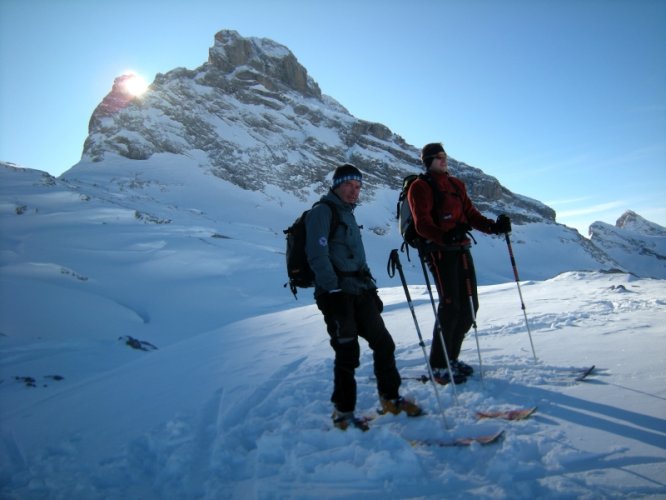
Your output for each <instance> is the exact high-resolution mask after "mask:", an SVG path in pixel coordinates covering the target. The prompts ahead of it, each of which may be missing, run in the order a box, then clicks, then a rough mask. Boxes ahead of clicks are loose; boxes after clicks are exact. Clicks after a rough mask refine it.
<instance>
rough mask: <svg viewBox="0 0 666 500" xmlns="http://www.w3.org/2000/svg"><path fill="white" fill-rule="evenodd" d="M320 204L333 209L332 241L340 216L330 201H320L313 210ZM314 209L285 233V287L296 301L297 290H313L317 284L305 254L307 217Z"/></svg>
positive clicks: (297, 220)
mask: <svg viewBox="0 0 666 500" xmlns="http://www.w3.org/2000/svg"><path fill="white" fill-rule="evenodd" d="M320 203H324V204H326V205H328V206H329V207H330V209H331V229H330V231H329V233H328V238H329V239H331V237H332V236H333V233H334V232H335V230H336V229H337V227H338V226H339V225H340V215H339V214H338V209H337V208H336V207H335V205H334V204H333V203H331V202H329V201H325V200H322V201H318V202H317V203H315V204H314V205H312V208H314V207H316V206H317V205H319V204H320ZM312 208H310V209H308V210H306V211H305V212H303V213H302V214H301V215H300V216H298V217H297V218H296V220H295V221H294V223H293V224H292V225H291V226H289V227H288V228H287V229H285V230H284V231H283V232H284V234H286V235H287V236H286V239H287V276H288V277H289V281H288V282H287V283H285V284H284V286H285V288H286V287H287V285H289V288H290V290H291V293H293V294H294V297H295V298H296V299H298V297H296V292H297V288H311V287H313V286H314V284H315V283H314V278H315V276H314V272H313V271H312V269H311V268H310V264H309V263H308V256H307V254H306V253H305V241H306V235H305V217H306V216H307V214H308V212H310V210H312Z"/></svg>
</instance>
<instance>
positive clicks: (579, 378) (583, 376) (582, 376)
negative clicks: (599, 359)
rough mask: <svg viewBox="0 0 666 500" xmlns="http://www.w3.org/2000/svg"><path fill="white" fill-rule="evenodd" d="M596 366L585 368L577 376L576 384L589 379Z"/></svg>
mask: <svg viewBox="0 0 666 500" xmlns="http://www.w3.org/2000/svg"><path fill="white" fill-rule="evenodd" d="M594 368H595V365H592V366H590V367H589V368H585V369H584V370H581V371H580V372H579V373H578V375H577V376H576V382H581V381H583V380H585V379H586V378H587V376H588V375H590V374H592V372H593V371H594Z"/></svg>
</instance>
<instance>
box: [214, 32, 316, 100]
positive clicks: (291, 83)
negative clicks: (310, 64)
mask: <svg viewBox="0 0 666 500" xmlns="http://www.w3.org/2000/svg"><path fill="white" fill-rule="evenodd" d="M208 63H209V64H210V65H211V66H212V67H213V68H215V69H216V70H218V71H220V72H222V73H224V74H227V75H232V76H233V77H234V78H236V79H237V80H241V81H255V82H257V83H260V84H262V85H263V86H264V87H266V88H267V89H268V90H270V91H279V90H283V89H284V87H286V88H287V89H291V90H295V91H296V92H298V93H300V94H302V95H304V96H306V97H315V98H317V99H321V90H320V89H319V86H318V85H317V84H316V83H315V82H314V80H312V79H311V78H310V77H309V76H308V72H307V70H306V69H305V68H304V67H303V66H302V65H301V64H300V63H299V62H298V60H297V59H296V57H295V56H294V54H292V53H291V51H290V50H289V49H288V48H287V47H285V46H284V45H280V44H279V43H276V42H274V41H273V40H270V39H268V38H243V37H241V36H240V35H239V34H238V33H237V32H236V31H232V30H223V31H219V32H218V33H216V35H215V44H214V45H213V46H212V47H211V48H210V50H209V55H208Z"/></svg>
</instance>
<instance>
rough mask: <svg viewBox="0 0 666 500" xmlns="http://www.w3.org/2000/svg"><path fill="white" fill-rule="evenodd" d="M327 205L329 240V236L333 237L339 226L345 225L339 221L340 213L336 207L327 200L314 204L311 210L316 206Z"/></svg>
mask: <svg viewBox="0 0 666 500" xmlns="http://www.w3.org/2000/svg"><path fill="white" fill-rule="evenodd" d="M322 203H323V204H324V205H327V206H328V208H330V209H331V227H330V229H329V231H328V239H329V240H330V239H331V236H333V233H334V232H335V230H336V229H337V228H338V226H339V225H341V224H342V225H345V224H344V222H342V221H341V220H340V213H339V212H338V207H336V206H335V204H334V203H333V202H331V201H328V200H319V201H318V202H316V203H315V204H314V205H312V208H314V207H316V206H317V205H321V204H322Z"/></svg>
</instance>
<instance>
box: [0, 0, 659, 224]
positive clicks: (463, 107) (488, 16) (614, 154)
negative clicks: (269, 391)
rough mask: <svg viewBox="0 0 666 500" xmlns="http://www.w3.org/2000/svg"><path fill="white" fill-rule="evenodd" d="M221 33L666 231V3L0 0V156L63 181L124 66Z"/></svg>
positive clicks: (563, 191)
mask: <svg viewBox="0 0 666 500" xmlns="http://www.w3.org/2000/svg"><path fill="white" fill-rule="evenodd" d="M221 29H234V30H236V31H238V32H239V33H240V34H241V35H242V36H256V37H266V38H271V39H273V40H275V41H277V42H279V43H281V44H283V45H286V46H287V47H288V48H289V49H290V50H291V51H292V52H293V53H294V55H295V56H296V57H297V58H298V60H299V61H300V62H301V64H303V66H305V68H306V69H307V70H308V72H309V73H310V75H311V76H312V77H313V78H314V79H315V80H316V81H317V82H318V83H319V85H320V87H321V89H322V91H323V92H324V93H325V94H328V95H330V96H332V97H334V98H335V99H336V100H338V101H339V102H340V103H341V104H343V105H344V106H345V107H346V108H347V109H348V110H349V111H350V112H351V113H352V114H353V115H354V116H356V117H358V118H361V119H364V120H369V121H375V122H380V123H383V124H385V125H387V126H388V127H389V128H391V129H392V130H393V131H394V132H396V133H398V134H399V135H401V136H402V137H404V138H405V140H407V142H409V143H410V144H413V145H414V146H417V147H421V146H422V145H423V144H425V143H427V142H432V141H442V142H444V144H445V147H446V149H447V151H448V152H449V154H450V155H451V156H453V157H454V158H456V159H457V160H460V161H464V162H466V163H468V164H470V165H473V166H475V167H478V168H480V169H482V170H483V171H485V172H486V173H488V174H490V175H493V176H495V177H497V179H498V180H499V181H500V182H501V183H502V184H503V185H505V186H506V187H508V188H509V189H511V190H512V191H514V192H516V193H519V194H522V195H525V196H529V197H531V198H536V199H538V200H540V201H543V202H545V203H547V204H548V205H550V206H551V207H553V208H554V209H555V210H556V211H557V214H558V217H557V220H558V222H561V223H564V224H567V225H569V226H571V227H575V228H577V229H578V230H579V231H580V232H581V233H582V234H585V235H586V234H587V228H588V226H589V224H591V223H592V222H594V221H598V220H599V221H603V222H607V223H610V224H614V223H615V221H616V219H617V218H618V217H619V216H620V215H622V213H623V212H624V211H625V210H628V209H631V210H634V211H636V212H638V213H639V214H641V215H642V216H644V217H646V218H647V219H649V220H652V221H654V222H657V223H659V224H661V225H663V226H666V202H665V201H664V199H666V196H665V195H666V1H661V0H622V1H621V0H562V1H543V0H520V1H518V0H506V1H499V0H456V1H447V0H438V1H437V0H411V1H392V0H383V1H362V0H355V1H348V0H336V1H335V2H329V1H314V0H311V1H305V0H301V1H289V0H284V1H277V0H274V1H268V0H266V1H259V0H243V1H240V0H237V1H225V0H211V1H204V0H191V1H190V2H182V1H172V0H162V1H157V0H154V1H147V0H131V1H128V0H114V1H106V0H105V1H98V0H0V60H1V61H2V64H0V160H4V161H10V162H14V163H18V164H20V165H22V166H26V167H30V168H36V169H40V170H45V171H47V172H49V173H51V174H54V175H59V174H61V173H62V172H64V171H65V170H67V169H68V168H69V167H71V166H72V165H74V164H75V163H76V162H77V161H78V160H79V159H80V155H81V150H82V147H83V142H84V140H85V138H86V135H87V127H88V120H89V118H90V115H91V113H92V111H93V110H94V109H95V107H96V106H97V104H98V103H99V102H100V101H101V99H102V98H103V97H104V96H105V95H106V94H107V93H108V92H109V91H110V89H111V85H112V83H113V79H114V78H115V77H116V76H118V75H120V74H122V73H123V72H125V71H127V70H133V71H135V72H137V73H139V74H141V75H143V76H144V77H145V78H146V79H147V80H149V81H152V80H153V78H154V77H155V75H156V74H157V73H166V72H167V71H169V70H171V69H174V68H176V67H186V68H195V67H198V66H200V65H201V64H203V63H204V62H205V61H206V60H207V57H208V49H209V47H210V46H212V45H213V37H214V34H215V33H216V32H217V31H219V30H221Z"/></svg>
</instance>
